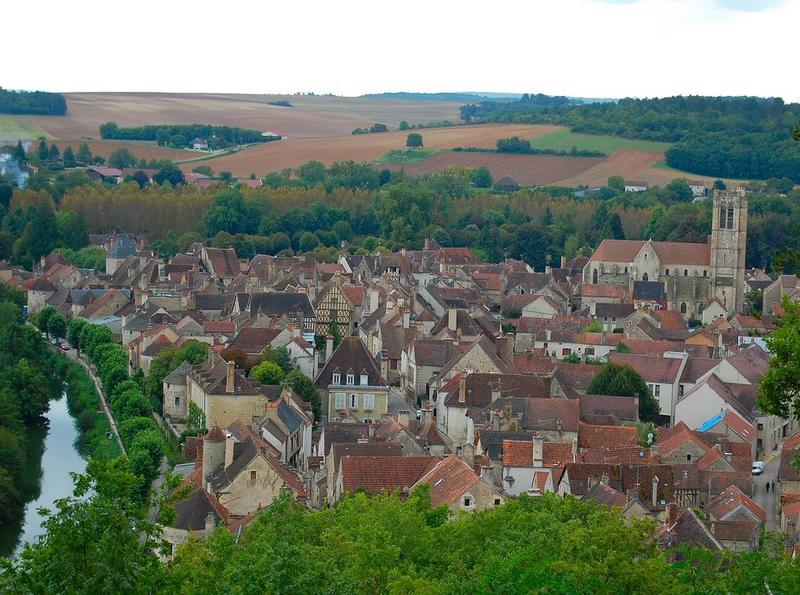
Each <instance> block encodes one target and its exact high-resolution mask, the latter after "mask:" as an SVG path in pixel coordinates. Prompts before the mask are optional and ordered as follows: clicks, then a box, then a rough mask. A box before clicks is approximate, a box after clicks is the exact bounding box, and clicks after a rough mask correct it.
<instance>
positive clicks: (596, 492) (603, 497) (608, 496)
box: [582, 482, 628, 508]
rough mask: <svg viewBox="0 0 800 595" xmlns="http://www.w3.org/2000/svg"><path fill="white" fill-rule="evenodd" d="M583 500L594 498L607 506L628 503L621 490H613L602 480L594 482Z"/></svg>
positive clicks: (611, 506)
mask: <svg viewBox="0 0 800 595" xmlns="http://www.w3.org/2000/svg"><path fill="white" fill-rule="evenodd" d="M582 499H583V500H594V501H595V502H597V503H598V504H600V505H602V506H606V507H608V508H613V507H620V508H621V507H624V506H625V505H626V504H627V503H628V499H627V497H626V496H625V494H623V493H622V492H620V491H618V490H615V489H614V488H612V487H611V486H609V485H606V484H604V483H603V482H598V483H596V484H594V486H592V487H591V488H590V489H589V490H588V491H587V492H586V494H585V495H584V496H583V498H582Z"/></svg>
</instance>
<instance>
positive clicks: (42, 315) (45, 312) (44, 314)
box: [34, 306, 58, 334]
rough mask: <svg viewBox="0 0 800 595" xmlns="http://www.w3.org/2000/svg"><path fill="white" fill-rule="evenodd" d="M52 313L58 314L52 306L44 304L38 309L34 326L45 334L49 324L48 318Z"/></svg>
mask: <svg viewBox="0 0 800 595" xmlns="http://www.w3.org/2000/svg"><path fill="white" fill-rule="evenodd" d="M54 314H58V310H56V309H55V308H53V306H45V307H44V308H42V309H41V310H39V313H38V314H37V315H36V320H35V321H34V323H35V324H36V327H37V328H38V329H39V330H40V331H42V332H43V333H45V334H47V333H48V332H49V330H48V325H49V324H50V318H51V317H52V316H53V315H54Z"/></svg>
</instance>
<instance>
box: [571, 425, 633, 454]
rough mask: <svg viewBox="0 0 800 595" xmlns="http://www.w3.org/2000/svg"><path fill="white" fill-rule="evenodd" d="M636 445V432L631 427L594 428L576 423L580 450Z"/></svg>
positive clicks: (593, 426)
mask: <svg viewBox="0 0 800 595" xmlns="http://www.w3.org/2000/svg"><path fill="white" fill-rule="evenodd" d="M637 445H638V440H637V432H636V428H635V427H633V426H595V425H591V424H585V423H583V422H579V423H578V446H579V447H580V448H621V447H625V446H634V447H635V446H637Z"/></svg>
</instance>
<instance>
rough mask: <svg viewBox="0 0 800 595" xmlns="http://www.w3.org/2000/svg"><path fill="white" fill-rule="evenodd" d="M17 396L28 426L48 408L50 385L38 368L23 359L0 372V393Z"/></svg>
mask: <svg viewBox="0 0 800 595" xmlns="http://www.w3.org/2000/svg"><path fill="white" fill-rule="evenodd" d="M2 390H9V391H11V393H12V394H15V395H17V400H18V402H19V405H20V412H21V413H22V417H23V419H24V420H25V423H26V424H28V425H31V424H33V423H34V422H36V421H38V420H39V418H40V417H42V416H43V415H44V414H45V413H46V412H47V410H48V409H49V408H50V385H49V384H48V382H47V378H46V377H45V376H44V374H42V373H41V372H40V371H39V369H38V367H37V366H35V365H33V364H32V363H31V362H30V361H28V360H27V359H25V358H23V359H20V360H19V361H18V362H17V363H16V365H14V366H8V367H6V369H5V370H3V371H2V372H0V391H2Z"/></svg>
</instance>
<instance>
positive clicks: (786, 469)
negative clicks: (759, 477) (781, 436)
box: [778, 432, 800, 481]
mask: <svg viewBox="0 0 800 595" xmlns="http://www.w3.org/2000/svg"><path fill="white" fill-rule="evenodd" d="M798 449H800V432H797V433H796V434H794V435H793V436H792V437H791V438H789V439H787V440H785V441H784V442H783V446H782V447H781V463H780V467H779V468H778V479H779V480H780V481H800V469H797V468H796V467H795V466H794V460H795V458H796V456H797V454H798Z"/></svg>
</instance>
